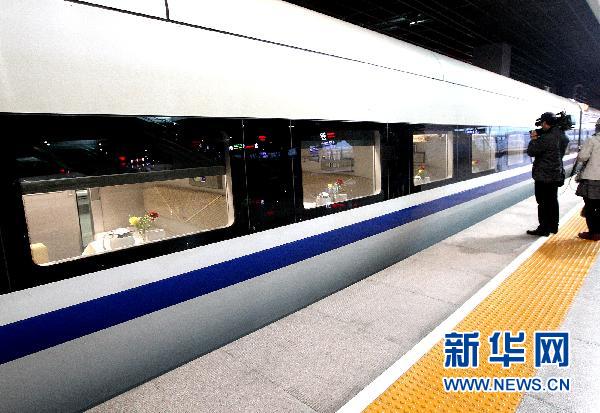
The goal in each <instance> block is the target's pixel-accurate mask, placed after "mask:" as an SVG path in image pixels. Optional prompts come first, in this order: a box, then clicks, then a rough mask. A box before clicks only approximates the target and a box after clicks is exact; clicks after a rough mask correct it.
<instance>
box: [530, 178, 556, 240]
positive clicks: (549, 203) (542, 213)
mask: <svg viewBox="0 0 600 413" xmlns="http://www.w3.org/2000/svg"><path fill="white" fill-rule="evenodd" d="M535 200H536V201H537V203H538V221H539V222H540V226H539V229H541V230H543V231H548V232H556V231H557V230H558V184H556V183H555V182H540V181H535Z"/></svg>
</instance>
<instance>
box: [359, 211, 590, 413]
mask: <svg viewBox="0 0 600 413" xmlns="http://www.w3.org/2000/svg"><path fill="white" fill-rule="evenodd" d="M585 230H587V228H586V225H585V221H584V219H583V218H581V217H579V216H575V217H573V218H571V219H570V220H569V222H568V223H567V224H566V225H564V226H563V227H562V228H561V229H560V231H559V233H558V234H556V235H554V236H552V237H550V238H549V239H548V241H546V242H545V243H544V244H543V245H542V246H541V247H540V249H539V250H537V251H536V252H535V253H534V254H533V255H532V256H531V257H530V258H529V259H527V260H526V261H525V262H524V263H523V264H521V266H520V267H519V268H517V270H516V271H515V272H514V273H513V274H511V275H510V276H509V277H508V278H507V279H506V280H504V282H502V283H501V284H500V285H499V286H498V288H497V289H496V290H494V292H493V293H492V294H490V295H489V296H488V297H487V298H486V299H485V300H483V301H482V302H481V303H480V304H479V305H478V306H477V307H476V308H475V309H474V310H473V311H472V312H471V313H470V314H468V315H467V316H466V317H465V318H464V319H463V321H461V322H460V323H459V324H458V325H457V326H456V327H455V328H454V330H455V331H462V332H470V331H475V330H478V331H480V341H481V343H482V344H483V343H484V341H485V340H486V338H487V337H488V336H490V335H491V334H492V333H493V331H505V330H510V331H512V332H513V334H514V333H516V332H517V331H520V330H524V331H526V333H527V340H526V341H525V348H526V349H527V350H526V354H527V358H526V363H525V364H513V365H511V367H510V368H508V369H503V368H502V367H501V366H500V365H499V364H489V363H488V362H487V360H488V356H489V345H480V353H479V360H480V361H479V367H478V368H469V369H445V368H444V347H443V340H440V341H439V342H438V343H437V344H436V345H435V346H434V347H433V348H432V349H431V350H430V351H429V352H428V353H427V354H425V355H424V356H423V357H422V358H421V359H420V360H419V361H417V362H416V363H415V364H414V365H413V366H412V367H411V368H410V369H409V370H408V371H407V372H406V373H405V374H404V375H403V376H402V377H400V378H399V379H398V380H397V381H396V382H395V383H394V384H392V385H391V386H390V387H389V388H388V389H387V390H386V391H385V392H383V393H382V394H381V395H380V396H379V397H378V398H377V399H376V400H375V401H373V403H371V404H370V405H369V406H368V407H367V408H366V409H365V411H366V412H370V413H374V412H394V411H399V412H512V411H515V409H516V408H517V407H518V405H519V403H520V401H521V398H522V397H523V394H522V393H508V392H506V393H504V392H499V393H485V392H474V393H460V392H450V393H446V392H445V391H444V388H443V384H442V377H507V376H510V377H533V376H535V369H534V367H533V363H534V358H533V344H534V343H533V341H534V340H533V334H534V332H535V331H536V330H556V329H558V328H559V327H560V325H561V324H562V322H563V319H564V317H565V315H566V313H567V311H568V309H569V308H570V306H571V303H572V302H573V299H574V297H575V295H576V294H577V292H578V291H579V288H580V287H581V284H582V283H583V281H584V279H585V277H586V276H587V274H588V272H589V269H590V267H591V266H592V264H593V263H594V261H595V259H596V255H597V254H598V251H599V250H600V242H593V241H584V240H581V239H579V238H577V233H578V232H581V231H585Z"/></svg>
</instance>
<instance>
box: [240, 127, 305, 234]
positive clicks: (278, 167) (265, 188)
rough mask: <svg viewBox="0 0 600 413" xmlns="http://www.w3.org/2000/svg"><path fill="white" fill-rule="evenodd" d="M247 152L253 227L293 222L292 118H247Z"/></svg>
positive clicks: (251, 225)
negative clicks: (290, 119)
mask: <svg viewBox="0 0 600 413" xmlns="http://www.w3.org/2000/svg"><path fill="white" fill-rule="evenodd" d="M244 154H245V155H244V157H245V167H246V188H247V208H248V216H249V229H250V231H251V232H255V231H262V230H266V229H269V228H274V227H277V226H281V225H286V224H290V223H293V222H294V221H295V214H294V204H295V196H294V179H293V173H292V170H293V160H294V158H295V156H296V153H295V150H294V148H292V146H291V135H290V121H289V120H282V119H269V120H265V119H250V120H244Z"/></svg>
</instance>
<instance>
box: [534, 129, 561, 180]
mask: <svg viewBox="0 0 600 413" xmlns="http://www.w3.org/2000/svg"><path fill="white" fill-rule="evenodd" d="M568 143H569V138H567V136H566V135H565V133H564V132H563V131H561V130H560V129H559V128H557V127H552V128H550V129H548V130H547V131H546V132H545V133H543V134H541V135H540V136H539V137H538V138H537V139H532V140H531V141H530V142H529V146H528V147H527V155H529V156H531V157H533V158H535V159H534V160H533V170H532V175H533V179H534V180H535V181H541V182H558V181H562V180H563V179H564V172H563V163H562V158H563V156H564V155H565V152H566V151H567V145H568Z"/></svg>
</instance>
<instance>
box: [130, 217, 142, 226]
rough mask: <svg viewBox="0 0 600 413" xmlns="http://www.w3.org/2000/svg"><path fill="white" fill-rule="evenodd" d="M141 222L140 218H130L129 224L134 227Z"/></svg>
mask: <svg viewBox="0 0 600 413" xmlns="http://www.w3.org/2000/svg"><path fill="white" fill-rule="evenodd" d="M139 222H140V218H139V217H129V224H131V225H133V226H134V227H135V226H136V225H137V224H139Z"/></svg>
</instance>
